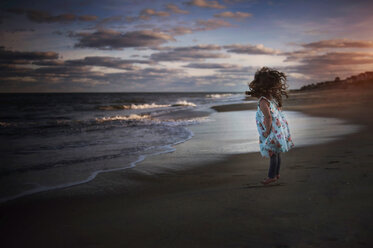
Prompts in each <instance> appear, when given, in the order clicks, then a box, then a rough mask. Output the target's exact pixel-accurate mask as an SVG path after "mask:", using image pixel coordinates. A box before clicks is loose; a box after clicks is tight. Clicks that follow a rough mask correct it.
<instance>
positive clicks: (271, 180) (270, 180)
mask: <svg viewBox="0 0 373 248" xmlns="http://www.w3.org/2000/svg"><path fill="white" fill-rule="evenodd" d="M273 182H276V178H270V177H267V178H266V179H264V180H263V181H261V183H262V184H270V183H273Z"/></svg>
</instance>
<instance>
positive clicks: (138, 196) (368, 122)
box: [0, 88, 373, 247]
mask: <svg viewBox="0 0 373 248" xmlns="http://www.w3.org/2000/svg"><path fill="white" fill-rule="evenodd" d="M372 92H373V91H372V88H369V89H368V88H359V89H353V90H348V89H337V90H324V91H317V90H316V91H309V92H299V93H292V94H291V97H290V98H289V99H287V100H286V101H285V102H284V105H285V107H284V109H285V110H298V111H303V112H305V113H307V114H310V115H315V116H323V117H337V118H341V119H344V120H347V121H348V122H350V123H357V124H362V125H364V126H365V128H363V129H361V131H359V132H358V133H354V134H350V135H347V136H344V137H343V138H342V139H340V140H337V141H333V142H331V143H327V144H322V145H314V146H308V147H300V148H294V149H293V150H291V151H290V152H288V153H286V154H284V155H283V156H282V167H281V179H280V181H279V182H278V183H276V184H273V185H270V186H261V185H260V184H259V181H260V180H261V179H262V178H263V177H264V176H265V175H266V172H267V168H268V161H267V160H266V159H263V158H261V156H260V154H259V153H250V154H242V155H232V156H228V157H226V158H225V159H224V161H220V162H217V163H212V164H204V165H201V166H198V167H196V168H192V169H185V170H181V171H171V170H170V171H167V170H165V171H164V172H162V173H158V174H156V175H153V174H146V173H140V172H139V171H138V168H134V169H130V170H126V171H121V172H116V173H104V174H100V175H99V176H98V177H97V178H96V179H95V180H93V181H91V182H89V183H87V184H83V185H79V186H75V187H70V188H66V189H61V190H54V191H50V192H43V193H39V194H35V195H30V196H27V197H23V198H20V199H17V200H14V201H10V202H7V203H5V204H2V205H1V206H0V213H1V216H0V230H1V234H0V235H1V243H2V245H4V246H2V247H372V245H373V237H372V234H373V232H372V231H373V228H372V227H373V224H372V223H373V218H372V217H373V213H372V212H373V211H372V209H373V199H372V196H373V194H372V193H373V187H372V186H373V182H372V171H373V167H372V159H373V139H372V137H373V135H372V133H371V130H372V124H373V123H372V122H373V117H372V110H371V108H372V106H373V105H372V104H373V100H372V95H373V94H372ZM253 107H255V104H254V105H253V104H242V105H233V106H221V107H216V108H215V109H216V110H218V111H232V110H240V109H241V110H245V109H250V108H253ZM248 162H250V166H248ZM125 182H126V183H125ZM139 182H140V183H139Z"/></svg>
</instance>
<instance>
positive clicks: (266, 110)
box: [259, 99, 272, 138]
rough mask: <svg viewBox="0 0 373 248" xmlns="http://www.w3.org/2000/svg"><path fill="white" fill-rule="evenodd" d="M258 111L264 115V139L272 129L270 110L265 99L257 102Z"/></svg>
mask: <svg viewBox="0 0 373 248" xmlns="http://www.w3.org/2000/svg"><path fill="white" fill-rule="evenodd" d="M259 107H260V110H261V111H262V112H263V114H264V126H265V128H266V131H265V133H264V134H263V135H264V137H265V138H267V137H268V135H269V133H270V132H271V129H272V115H271V110H270V109H269V103H268V102H267V100H265V99H261V100H260V102H259Z"/></svg>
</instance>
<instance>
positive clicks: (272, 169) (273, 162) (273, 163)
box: [268, 153, 278, 178]
mask: <svg viewBox="0 0 373 248" xmlns="http://www.w3.org/2000/svg"><path fill="white" fill-rule="evenodd" d="M277 162H278V160H277V154H276V153H273V154H272V156H271V157H270V160H269V169H268V177H269V178H274V177H275V176H276V175H277V174H276V169H277Z"/></svg>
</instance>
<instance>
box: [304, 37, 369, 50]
mask: <svg viewBox="0 0 373 248" xmlns="http://www.w3.org/2000/svg"><path fill="white" fill-rule="evenodd" d="M302 46H303V47H304V48H311V49H320V48H372V47H373V41H364V40H347V39H335V40H321V41H317V42H311V43H305V44H302Z"/></svg>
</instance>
